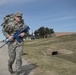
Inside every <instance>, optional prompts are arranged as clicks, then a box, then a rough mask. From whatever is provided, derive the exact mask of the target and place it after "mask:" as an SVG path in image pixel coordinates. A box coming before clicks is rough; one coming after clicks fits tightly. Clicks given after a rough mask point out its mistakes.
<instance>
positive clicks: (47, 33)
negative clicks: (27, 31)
mask: <svg viewBox="0 0 76 75" xmlns="http://www.w3.org/2000/svg"><path fill="white" fill-rule="evenodd" d="M51 34H54V30H53V29H52V28H48V27H40V28H39V29H37V30H35V31H34V35H35V37H36V38H47V37H51Z"/></svg>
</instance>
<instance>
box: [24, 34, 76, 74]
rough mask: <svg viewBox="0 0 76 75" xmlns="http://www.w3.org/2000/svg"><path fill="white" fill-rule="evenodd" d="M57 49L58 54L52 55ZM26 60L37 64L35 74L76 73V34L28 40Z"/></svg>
mask: <svg viewBox="0 0 76 75" xmlns="http://www.w3.org/2000/svg"><path fill="white" fill-rule="evenodd" d="M54 51H57V52H58V54H56V55H52V52H54ZM24 53H27V55H24V56H23V57H24V58H25V60H27V61H28V62H30V63H31V64H36V65H37V66H36V68H35V69H34V75H76V35H75V34H73V35H66V36H61V37H56V38H47V39H37V40H28V41H27V40H26V41H25V44H24Z"/></svg>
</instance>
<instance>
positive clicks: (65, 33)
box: [55, 32, 76, 36]
mask: <svg viewBox="0 0 76 75" xmlns="http://www.w3.org/2000/svg"><path fill="white" fill-rule="evenodd" d="M71 34H76V32H55V35H56V36H63V35H71Z"/></svg>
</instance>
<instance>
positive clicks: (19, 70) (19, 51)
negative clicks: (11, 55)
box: [16, 46, 23, 75]
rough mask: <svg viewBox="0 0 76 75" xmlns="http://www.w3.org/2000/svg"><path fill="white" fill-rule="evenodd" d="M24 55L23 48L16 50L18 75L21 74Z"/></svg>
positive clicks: (19, 47)
mask: <svg viewBox="0 0 76 75" xmlns="http://www.w3.org/2000/svg"><path fill="white" fill-rule="evenodd" d="M22 53H23V48H22V46H18V47H17V48H16V75H19V73H20V72H21V66H22Z"/></svg>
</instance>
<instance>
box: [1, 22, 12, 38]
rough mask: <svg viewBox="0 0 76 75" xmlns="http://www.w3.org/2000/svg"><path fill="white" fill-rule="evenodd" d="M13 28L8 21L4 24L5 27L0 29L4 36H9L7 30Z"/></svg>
mask: <svg viewBox="0 0 76 75" xmlns="http://www.w3.org/2000/svg"><path fill="white" fill-rule="evenodd" d="M12 29H13V25H12V23H9V24H8V25H6V26H5V28H3V29H2V32H3V35H4V36H5V37H6V38H9V37H11V35H10V34H9V32H10V31H11V30H12Z"/></svg>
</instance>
